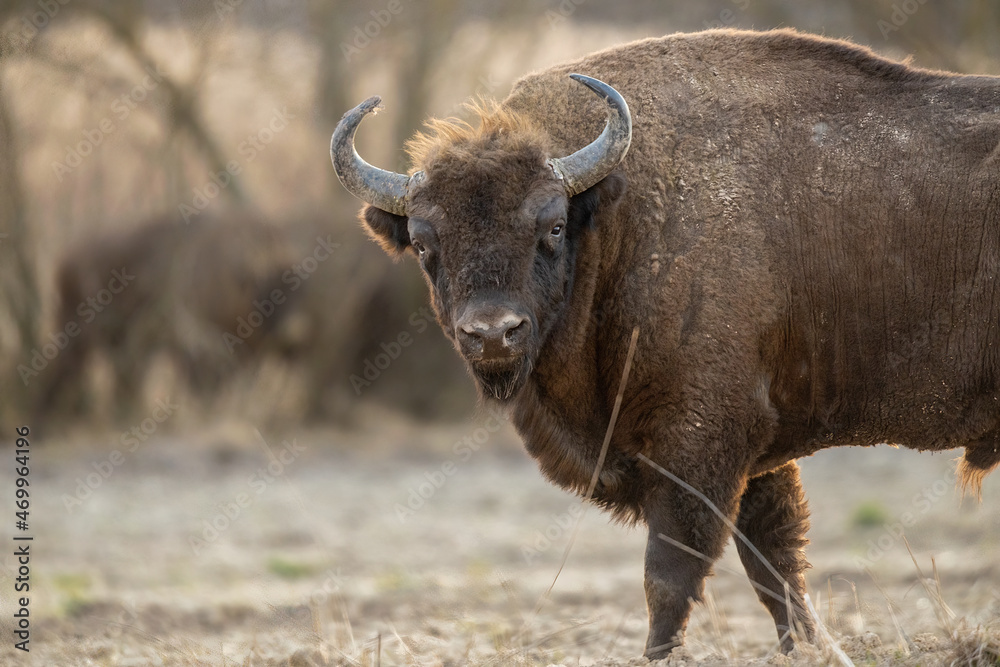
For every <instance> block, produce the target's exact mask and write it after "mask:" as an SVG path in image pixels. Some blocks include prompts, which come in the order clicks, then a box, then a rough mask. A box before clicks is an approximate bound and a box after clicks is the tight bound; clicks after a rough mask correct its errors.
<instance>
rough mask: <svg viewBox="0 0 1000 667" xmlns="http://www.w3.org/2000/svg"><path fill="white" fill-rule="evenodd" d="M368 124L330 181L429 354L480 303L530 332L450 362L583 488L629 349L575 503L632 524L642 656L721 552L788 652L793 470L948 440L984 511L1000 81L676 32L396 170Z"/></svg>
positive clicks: (354, 116) (996, 455) (994, 355)
mask: <svg viewBox="0 0 1000 667" xmlns="http://www.w3.org/2000/svg"><path fill="white" fill-rule="evenodd" d="M573 72H586V73H587V74H589V75H591V76H594V77H597V78H598V79H600V81H596V80H594V79H587V78H586V77H580V76H579V75H575V74H571V73H573ZM571 77H573V78H575V79H576V80H575V81H574V80H573V78H571ZM601 81H604V82H606V83H601ZM580 83H584V84H586V85H587V86H588V87H589V88H590V89H591V91H593V92H595V93H597V95H594V94H591V93H590V92H589V91H587V90H585V89H584V88H583V87H582V86H580ZM612 86H613V88H612ZM625 100H628V104H632V105H634V112H635V122H634V125H635V126H634V128H633V127H632V119H631V115H630V113H629V111H628V107H627V104H626V102H625ZM377 104H378V100H377V99H376V98H372V99H370V100H368V101H367V102H365V103H363V104H362V105H360V106H359V107H357V108H355V109H354V110H352V111H350V112H348V113H347V114H345V116H344V119H343V120H342V121H341V123H340V125H338V127H337V131H336V132H335V133H334V140H333V143H332V145H331V153H332V157H333V160H334V166H335V168H336V170H337V174H338V176H340V178H341V181H342V182H343V183H344V184H345V186H346V187H347V188H348V190H350V191H351V192H353V193H354V194H356V195H357V196H359V197H360V198H362V199H364V200H365V201H366V202H368V204H369V206H367V207H366V209H365V213H364V215H363V220H365V222H366V226H367V227H368V229H369V231H370V232H371V234H372V235H373V237H374V238H375V239H376V240H377V241H378V242H379V243H381V244H382V245H383V247H384V248H385V249H386V250H387V251H389V252H390V253H396V254H398V253H401V252H404V251H413V249H414V246H417V251H416V252H414V254H415V255H419V261H420V262H421V266H422V267H423V269H424V273H425V276H426V278H427V282H428V284H429V286H430V288H431V291H432V293H433V295H434V303H435V308H436V309H437V312H438V319H439V323H440V324H441V325H442V327H443V328H444V330H445V331H446V333H447V335H449V336H450V337H452V338H454V337H455V336H454V332H455V329H456V327H455V325H456V322H455V321H453V320H452V319H451V318H450V317H449V316H447V315H446V314H447V313H454V312H466V306H467V305H468V303H467V302H463V303H459V304H456V303H452V298H453V297H452V295H453V294H460V295H463V298H466V299H469V298H471V297H469V295H474V294H475V292H476V290H477V289H480V290H481V289H483V286H484V285H485V286H487V287H489V288H490V289H491V290H493V292H495V293H494V294H493V295H492V297H491V298H494V299H495V302H500V301H502V302H504V303H508V304H510V307H511V308H512V309H513V310H514V311H516V312H517V313H518V314H521V315H525V316H530V318H531V320H532V322H533V324H534V325H536V326H535V329H534V331H536V332H539V333H538V334H537V335H538V336H539V340H538V341H537V343H538V344H537V345H534V346H532V347H531V350H530V352H531V353H530V354H522V352H523V351H522V350H518V351H516V353H515V352H514V351H511V350H508V353H509V354H510V355H511V356H509V357H507V358H505V359H503V361H502V362H499V363H498V361H497V360H496V358H495V357H494V360H492V361H490V362H489V363H479V362H476V361H475V356H474V355H469V349H468V346H466V355H467V358H468V359H470V364H469V365H470V368H471V370H472V373H473V376H474V377H475V378H476V381H477V383H478V385H479V387H480V390H481V391H482V393H483V394H484V395H485V396H487V397H490V398H495V399H497V400H499V401H501V402H504V403H505V404H506V405H508V406H509V407H510V410H511V415H512V421H513V423H514V425H515V427H516V428H517V430H518V432H519V433H520V435H521V436H522V438H523V439H524V443H525V446H526V448H527V450H528V451H529V452H530V454H531V455H532V456H533V457H535V458H536V459H537V460H538V462H539V466H540V468H541V470H542V472H543V473H544V474H545V475H546V476H547V477H548V478H549V479H551V480H552V481H554V482H556V483H557V484H559V485H561V486H563V487H564V488H567V489H570V490H572V491H575V492H583V491H584V490H586V489H587V487H588V485H589V482H590V479H591V478H592V476H593V475H594V471H595V469H596V468H597V467H598V462H599V457H600V454H601V451H602V444H603V442H602V441H603V438H604V433H605V429H606V428H607V425H608V422H609V418H610V416H611V413H612V409H613V408H612V406H613V404H614V403H615V390H616V388H617V383H618V379H619V378H620V377H621V372H622V368H623V365H624V361H625V357H626V341H627V340H628V333H629V332H630V331H632V330H633V329H634V328H635V327H638V328H639V329H640V331H641V332H642V334H641V335H640V337H639V340H638V343H637V347H636V352H635V361H634V365H633V366H632V374H631V376H630V379H629V383H628V386H627V388H626V390H625V392H624V394H623V396H622V403H621V411H620V413H619V418H618V421H617V424H616V426H615V429H614V433H613V437H612V438H611V440H610V443H609V447H608V449H607V458H606V460H604V462H603V466H602V467H601V469H600V473H599V474H600V482H599V484H598V486H597V488H596V492H595V500H596V501H597V503H598V504H600V505H601V506H602V507H604V508H606V509H608V510H609V511H610V512H611V513H612V515H613V516H614V517H615V518H617V519H619V520H622V521H624V522H638V521H641V522H643V523H645V524H646V526H647V527H648V531H649V536H648V542H647V550H646V555H645V590H646V600H647V604H648V607H649V636H648V641H647V645H646V655H647V656H648V657H650V658H661V657H663V656H664V655H666V653H668V652H669V651H670V649H671V648H672V647H673V646H676V645H678V644H680V643H681V642H682V640H683V635H684V630H685V627H686V625H687V622H688V618H689V615H690V611H691V605H692V602H693V601H698V600H700V599H701V595H702V590H703V587H704V581H705V578H706V577H707V576H708V575H709V573H710V571H711V563H712V562H713V561H715V560H716V559H717V558H719V557H720V555H721V554H722V551H723V548H724V546H725V543H726V541H727V540H728V539H729V537H730V535H731V534H737V535H742V536H743V537H741V538H740V541H739V542H738V543H737V549H738V552H739V556H740V559H741V560H742V562H743V565H744V568H745V569H746V571H747V574H748V576H749V577H750V579H751V581H752V582H753V583H754V584H755V588H756V589H757V591H758V595H759V598H760V600H761V602H762V603H763V605H764V606H765V608H766V609H767V610H768V611H769V612H770V614H771V616H772V618H773V619H774V623H775V627H776V628H777V631H778V638H779V641H780V644H781V648H782V649H783V650H785V651H788V650H790V649H791V648H792V635H793V633H792V632H791V630H792V628H793V627H798V628H801V630H802V633H801V634H799V635H798V636H800V637H804V638H805V639H807V640H808V639H810V638H811V636H812V631H813V627H814V626H813V623H814V622H813V619H812V617H811V615H810V613H809V612H808V611H807V610H806V605H804V604H803V601H804V596H805V577H804V572H805V570H806V568H807V567H808V563H807V562H806V559H805V556H804V548H805V545H806V543H807V539H806V537H805V535H806V531H807V528H808V523H809V522H808V517H809V512H808V508H807V504H806V500H805V495H804V493H803V490H802V485H801V481H800V479H799V473H798V467H797V464H796V462H795V460H796V459H798V458H800V457H803V456H808V455H810V454H812V453H814V452H816V451H818V450H821V449H824V448H827V447H833V446H839V445H876V444H879V443H895V444H898V445H902V446H905V447H910V448H914V449H920V450H936V451H940V450H944V449H951V448H955V447H964V448H965V456H964V458H963V459H962V462H961V464H960V467H959V473H960V477H959V480H960V483H961V484H962V485H963V486H964V487H967V488H970V489H971V490H972V491H974V492H978V487H979V485H980V484H981V483H982V480H983V478H984V477H985V475H986V474H987V473H989V472H990V471H991V470H993V469H995V468H996V467H997V465H998V464H1000V414H998V412H997V409H996V405H997V400H998V397H1000V354H998V352H997V351H998V350H1000V325H998V322H997V318H996V313H997V312H1000V288H998V287H997V285H996V276H997V275H998V273H1000V179H998V178H997V164H998V159H1000V116H998V114H997V109H1000V79H998V78H996V77H984V76H963V75H955V74H948V73H943V72H931V71H927V70H921V69H917V68H914V67H911V66H909V65H906V64H902V63H896V62H892V61H889V60H885V59H883V58H880V57H879V56H876V55H875V54H874V53H872V52H871V51H869V50H867V49H864V48H861V47H858V46H855V45H853V44H850V43H847V42H842V41H835V40H828V39H823V38H818V37H811V36H807V35H801V34H799V33H796V32H794V31H790V30H780V31H772V32H765V33H757V32H739V31H728V30H718V31H708V32H704V33H697V34H692V35H684V34H678V35H672V36H668V37H664V38H661V39H649V40H644V41H641V42H636V43H634V44H627V45H624V46H621V47H618V48H614V49H609V50H607V51H602V52H600V53H596V54H593V55H591V56H588V57H586V58H583V59H582V60H579V61H577V62H574V63H570V64H567V65H563V66H558V67H554V68H551V69H549V70H546V71H542V72H539V73H536V74H532V75H529V76H527V77H525V78H523V79H522V80H520V81H519V82H518V83H517V84H516V85H515V86H514V89H513V90H512V92H511V94H510V96H509V97H508V98H507V99H506V100H504V101H503V102H502V103H501V104H499V105H496V106H489V105H486V106H480V107H476V108H474V109H473V113H474V115H477V116H478V117H479V121H480V122H479V127H473V126H471V125H465V124H461V123H454V122H449V121H433V122H432V123H430V128H431V132H429V133H428V134H420V135H418V136H417V137H416V138H415V139H414V140H413V141H412V142H410V144H409V146H408V148H409V150H410V155H411V158H412V160H413V163H414V166H415V169H416V170H418V171H416V172H415V173H414V174H413V175H411V176H407V175H404V174H394V173H392V172H385V171H381V170H378V169H376V168H374V167H372V166H371V165H368V164H367V163H365V162H364V161H363V160H361V159H360V158H359V157H358V156H357V154H356V152H355V151H354V145H353V136H354V132H355V131H356V129H357V127H358V124H359V123H360V122H361V119H362V118H363V117H364V116H365V114H367V113H369V112H370V111H372V110H373V109H374V108H375V107H376V106H377ZM602 127H603V128H604V130H603V131H602V129H601V128H602ZM599 132H600V136H599V137H598V139H596V140H595V139H594V137H595V136H597V135H598V133H599ZM588 142H590V143H588ZM630 142H631V143H630ZM626 150H627V151H628V154H627V155H626V154H625V151H626ZM556 156H563V157H556ZM609 175H611V177H609ZM622 179H624V180H627V182H628V188H627V189H625V188H624V187H622ZM408 221H409V226H408ZM411 233H412V234H414V237H413V238H411V237H410V234H411ZM466 276H473V277H475V278H474V279H472V278H468V279H467V278H466ZM476 281H478V282H476ZM560 289H562V290H563V292H564V293H559V291H560ZM526 304H529V305H530V307H529V306H528V305H526ZM502 320H503V318H500V320H498V321H502ZM494 331H495V330H494ZM492 340H493V341H494V346H493V350H494V352H496V350H497V347H496V346H497V344H498V343H497V341H498V340H501V339H499V338H494V339H492ZM459 349H462V347H461V345H459ZM511 359H517V361H511ZM737 531H738V532H737ZM744 538H745V540H746V541H744ZM786 590H787V591H788V593H787V598H786Z"/></svg>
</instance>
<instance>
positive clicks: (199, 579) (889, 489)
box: [0, 414, 1000, 666]
mask: <svg viewBox="0 0 1000 667" xmlns="http://www.w3.org/2000/svg"><path fill="white" fill-rule="evenodd" d="M362 422H363V423H368V424H372V428H371V429H370V430H368V431H364V432H350V433H345V432H333V431H311V432H304V433H299V434H296V435H294V437H293V436H292V435H288V436H287V437H280V436H273V435H268V436H267V439H266V446H265V444H264V443H263V442H261V440H260V439H259V438H258V436H257V435H256V434H255V432H254V431H253V429H252V428H251V427H249V426H246V425H242V424H228V425H224V426H219V427H218V428H216V429H214V430H212V431H211V432H202V433H199V434H197V435H195V436H190V435H189V436H178V435H161V434H154V435H153V436H152V437H150V438H149V439H148V440H145V441H143V442H140V443H139V444H138V446H137V447H136V448H135V451H128V449H129V443H125V444H122V442H121V441H120V436H119V434H114V435H111V436H108V437H102V438H95V437H92V436H91V437H82V436H81V437H69V438H64V439H61V440H57V441H52V442H42V443H38V444H37V445H36V448H35V449H34V454H33V458H32V472H31V482H32V486H31V489H32V492H33V496H32V499H33V505H32V508H31V520H32V531H31V532H32V533H33V534H34V536H35V541H34V543H33V545H32V554H33V558H32V563H31V566H32V574H31V576H32V579H31V585H32V589H31V614H32V616H31V618H32V635H31V644H30V646H31V649H32V650H31V653H30V654H29V655H25V654H23V653H21V652H18V651H15V650H13V648H12V647H11V644H12V642H11V640H10V637H11V620H10V619H11V614H12V613H13V607H12V600H11V597H12V595H11V590H12V588H13V581H12V580H11V576H12V570H11V568H12V567H13V566H14V562H13V558H12V556H11V555H10V554H9V553H8V552H10V551H12V549H8V548H7V546H4V548H3V552H4V553H5V554H7V555H6V556H5V557H4V558H3V559H2V561H0V562H2V563H3V565H4V568H3V570H0V579H2V581H0V590H2V591H3V594H2V596H0V600H2V608H0V613H2V620H0V630H2V636H3V637H4V639H3V645H2V646H0V664H3V665H20V664H33V665H67V666H69V665H123V666H124V665H218V666H222V665H325V664H351V665H358V664H363V665H374V664H379V661H381V663H380V664H383V665H396V664H413V665H459V664H470V663H471V664H525V665H548V664H563V665H593V664H600V665H631V664H644V661H643V660H642V659H637V658H636V656H639V655H640V654H641V652H642V647H643V641H644V639H645V633H646V610H645V603H644V600H643V593H642V579H641V577H642V555H643V548H644V538H643V536H642V534H641V531H639V530H629V529H625V528H622V527H619V526H616V525H612V524H609V522H608V520H607V518H606V517H605V516H604V515H602V514H601V513H599V512H598V511H597V510H595V509H593V508H590V509H588V510H587V511H586V512H585V514H584V517H583V519H582V523H581V525H580V529H579V535H578V537H577V539H576V541H575V544H574V546H573V548H572V551H571V553H570V556H569V559H568V562H567V564H566V567H565V569H564V570H563V571H562V574H561V575H560V576H559V578H558V582H557V583H556V585H555V588H554V589H553V591H552V594H551V596H550V597H549V599H547V600H542V598H543V594H544V592H545V590H546V589H547V588H548V586H549V584H550V583H551V582H552V580H553V577H554V576H555V575H556V571H557V570H558V566H559V561H560V560H561V558H562V554H563V551H564V549H565V547H566V545H567V543H568V541H569V535H570V532H571V529H570V528H566V527H565V526H568V525H570V521H569V520H570V517H571V516H572V515H573V514H575V513H576V512H577V509H578V507H579V505H578V503H577V502H576V501H574V500H573V499H572V498H571V497H570V496H568V495H566V494H565V493H563V492H562V491H560V490H558V489H556V488H553V487H551V486H549V485H548V484H547V483H546V482H545V481H544V480H543V479H542V478H541V475H540V474H539V473H538V471H537V469H536V468H535V466H534V464H533V462H531V461H530V460H529V459H528V458H527V457H526V456H525V455H524V454H523V453H521V450H520V447H519V444H518V443H517V442H516V438H515V437H514V436H513V435H512V434H511V433H510V432H509V430H507V429H506V428H504V429H503V430H501V431H499V432H497V433H489V431H488V429H487V428H486V426H485V425H487V424H488V422H487V421H485V420H483V419H480V421H479V422H478V423H472V422H470V423H468V424H461V425H452V426H440V425H427V424H413V423H407V422H404V421H402V420H399V419H396V418H393V417H392V416H391V415H384V414H373V415H368V416H367V417H366V418H365V419H364V420H362ZM376 425H377V429H376ZM477 429H478V430H477ZM161 430H162V429H161ZM466 437H469V438H471V440H469V442H471V443H473V444H474V443H475V442H476V439H477V438H478V440H479V441H482V445H481V447H480V448H479V449H478V451H474V450H473V449H472V448H471V447H468V446H461V447H458V449H457V450H456V445H455V443H458V442H462V441H463V439H464V438H466ZM283 441H287V443H288V445H283V444H282V443H283ZM293 441H294V442H293ZM292 445H294V446H292ZM299 448H300V449H301V451H297V449H299ZM113 449H118V450H120V451H121V452H122V460H121V461H120V464H119V465H112V472H111V473H110V475H109V476H108V477H107V478H106V479H103V478H101V479H100V482H99V484H96V483H95V482H96V481H97V479H98V478H97V477H94V476H93V475H92V476H91V477H90V479H89V480H88V475H90V474H91V473H95V472H97V474H98V477H99V476H100V472H99V471H98V469H99V468H103V469H104V471H105V472H107V471H108V465H106V464H104V465H102V462H107V461H108V460H109V457H110V455H111V452H112V450H113ZM268 449H269V450H270V453H269V451H268ZM5 451H7V452H8V453H9V452H10V450H9V449H6V450H5ZM282 451H284V452H285V453H284V454H282ZM272 454H273V455H275V456H278V457H279V458H280V457H282V456H283V458H284V459H285V462H284V463H281V464H279V463H276V462H275V460H274V459H272V458H271V456H272ZM9 458H10V457H9V456H8V454H5V455H4V459H5V460H4V462H3V465H2V466H0V470H2V472H0V480H2V481H0V488H2V489H4V490H8V489H11V488H12V485H11V480H12V478H13V472H12V467H13V464H12V462H11V461H9V460H7V459H9ZM953 458H954V454H952V453H949V454H940V455H929V454H923V455H920V454H916V453H912V452H908V451H897V450H894V449H891V448H888V447H882V448H876V449H873V450H861V449H854V448H852V449H841V450H834V451H828V452H823V453H821V454H820V455H817V456H815V457H812V458H811V459H808V460H806V461H804V462H803V477H804V480H805V484H806V488H807V492H808V495H809V498H810V501H811V506H812V510H813V530H812V532H811V537H812V540H813V543H812V545H811V548H810V551H809V555H810V559H811V561H812V563H813V565H814V569H813V570H811V572H810V575H809V584H810V586H811V588H812V599H813V601H814V602H815V603H816V606H817V608H818V611H819V614H820V615H821V617H822V619H823V621H824V622H825V623H826V625H827V627H828V629H829V631H830V633H831V634H832V635H833V637H835V638H836V639H837V640H838V641H840V642H841V645H842V647H843V649H844V650H845V651H846V652H847V653H848V654H849V656H850V657H851V658H852V659H853V660H854V661H855V662H856V663H857V664H870V665H874V664H879V665H882V664H950V663H952V662H953V661H954V660H956V659H957V658H961V655H959V653H957V652H956V651H957V650H958V649H963V648H964V649H965V650H968V651H974V650H977V649H979V650H982V649H983V648H984V644H985V646H986V649H987V650H992V651H993V653H992V658H991V660H992V662H986V663H983V664H998V662H997V657H996V656H997V651H998V650H1000V649H998V646H997V642H998V638H1000V631H998V629H997V620H998V618H1000V559H998V555H1000V478H997V477H996V476H994V477H993V478H990V479H988V480H987V483H986V488H985V493H984V499H983V503H982V504H981V505H976V504H974V503H971V502H969V501H968V500H966V501H965V503H964V504H962V503H960V499H959V497H958V495H957V493H956V492H955V489H954V484H953V482H952V472H951V471H952V469H953V465H954V464H953V462H952V459H953ZM116 460H117V459H116ZM269 464H270V465H271V466H272V471H271V472H268V471H267V470H266V468H267V467H268V465H269ZM275 473H276V474H275ZM428 480H430V481H429V482H428ZM88 481H89V482H90V486H96V488H94V489H92V490H90V493H89V495H87V494H86V491H87V490H88V489H87V485H88ZM424 482H428V485H426V486H424V487H423V488H422V489H421V488H420V485H421V484H422V483H424ZM433 482H437V483H439V486H440V488H434V487H433ZM442 482H443V483H442ZM81 484H83V485H84V486H83V487H80V485H81ZM78 487H79V488H78ZM432 489H433V493H431V490H432ZM411 490H413V491H414V493H415V494H419V492H420V491H423V493H424V495H426V496H428V497H427V498H426V499H422V500H423V505H422V506H420V507H419V508H418V509H415V510H414V511H413V512H412V513H407V514H405V515H404V516H403V517H402V518H403V520H401V519H400V516H401V514H400V508H402V507H406V506H407V503H408V500H409V497H410V491H411ZM4 495H5V496H6V495H9V494H7V493H6V492H5V494H4ZM85 495H86V496H87V497H85V498H83V499H79V496H85ZM417 497H419V496H418V495H415V496H414V499H416V498H417ZM74 498H76V499H74ZM76 500H79V502H76ZM12 503H13V499H12V498H4V500H3V507H4V508H5V516H7V514H6V509H10V507H11V506H12ZM67 505H69V506H70V507H69V509H67ZM241 505H242V506H241ZM413 505H414V506H417V505H419V503H418V502H416V500H414V502H413ZM12 512H13V510H11V513H12ZM227 512H228V514H229V516H227ZM906 513H909V516H907V515H906ZM904 519H905V520H906V521H907V523H910V524H912V525H910V526H909V527H906V528H905V532H906V536H907V538H908V539H909V542H910V545H911V546H912V548H913V552H914V554H915V556H916V559H917V562H918V563H919V566H920V567H921V568H922V570H923V572H924V573H925V574H926V575H930V574H931V573H932V558H933V559H934V561H935V563H936V565H937V571H938V574H939V576H940V587H941V591H942V592H943V598H944V601H945V602H946V603H947V605H948V606H949V607H950V609H951V610H953V612H954V617H948V616H947V614H946V613H945V612H943V610H942V607H941V605H940V603H939V602H937V601H935V599H934V596H932V595H929V594H928V591H927V589H925V588H924V587H923V586H922V585H921V583H920V578H919V575H918V573H917V569H916V567H915V565H914V563H913V562H912V560H911V558H910V555H909V554H908V552H907V549H906V547H905V545H904V544H903V542H902V540H899V539H897V538H896V537H894V536H893V534H894V533H896V532H898V531H897V530H896V529H895V528H893V526H894V524H896V523H897V522H902V521H903V520H904ZM213 522H214V523H215V527H214V528H211V529H206V526H207V525H208V524H210V523H213ZM12 523H13V521H12V520H11V521H7V520H5V521H4V522H3V524H2V529H0V538H2V539H3V544H4V545H10V544H12V542H10V537H11V536H10V534H9V533H10V531H11V527H10V524H12ZM886 526H888V528H887V527H886ZM213 531H214V532H213ZM546 534H547V537H546ZM192 538H197V540H194V541H193V540H192ZM199 540H200V541H199ZM549 543H550V546H547V545H548V544H549ZM873 547H874V549H873ZM862 559H864V560H865V561H866V562H863V561H862ZM865 566H867V567H869V568H870V571H871V575H869V574H867V573H866V572H865V571H864V570H863V568H864V567H865ZM876 580H877V582H878V583H877V585H876V583H875V581H876ZM877 586H881V588H882V589H883V590H884V594H883V593H881V592H879V590H878V588H877ZM708 591H709V603H708V604H706V605H701V606H699V607H698V608H697V611H696V612H695V615H694V619H693V621H692V626H691V628H690V631H689V637H688V645H687V647H686V649H684V650H683V651H682V652H679V653H678V654H677V655H675V656H674V657H673V658H672V659H671V661H670V662H669V663H668V664H690V663H693V662H694V661H696V660H697V661H703V662H704V664H713V665H714V664H776V665H781V664H789V662H788V660H787V659H786V658H784V657H783V656H780V655H778V656H776V655H775V645H776V642H775V637H774V635H773V628H772V625H771V622H770V620H769V618H768V617H767V615H766V613H765V612H764V610H763V608H762V607H761V606H760V605H759V604H758V603H757V601H756V599H755V597H754V594H753V592H752V589H751V588H750V586H749V585H748V583H747V581H746V577H745V575H744V574H743V572H742V568H741V566H740V564H739V560H738V558H737V557H736V554H735V550H734V549H732V548H731V547H730V549H729V550H728V551H727V553H726V556H725V557H724V559H723V560H722V562H721V563H720V565H719V567H717V569H716V574H715V576H714V577H713V578H712V579H711V580H710V583H709V587H708ZM990 624H992V629H983V626H989V625H990ZM949 629H951V631H952V632H953V634H954V635H955V636H959V637H962V638H964V644H962V646H958V647H956V642H955V641H954V640H953V639H951V638H949V636H948V633H949ZM989 636H992V638H993V639H992V642H993V644H992V648H989V645H988V642H987V640H986V639H984V637H989ZM833 656H834V654H833V652H832V649H831V648H830V647H829V646H828V647H826V648H824V649H812V648H809V649H807V650H804V651H802V652H801V653H800V654H795V655H793V656H792V663H791V664H816V663H819V662H826V661H829V660H832V659H833Z"/></svg>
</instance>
